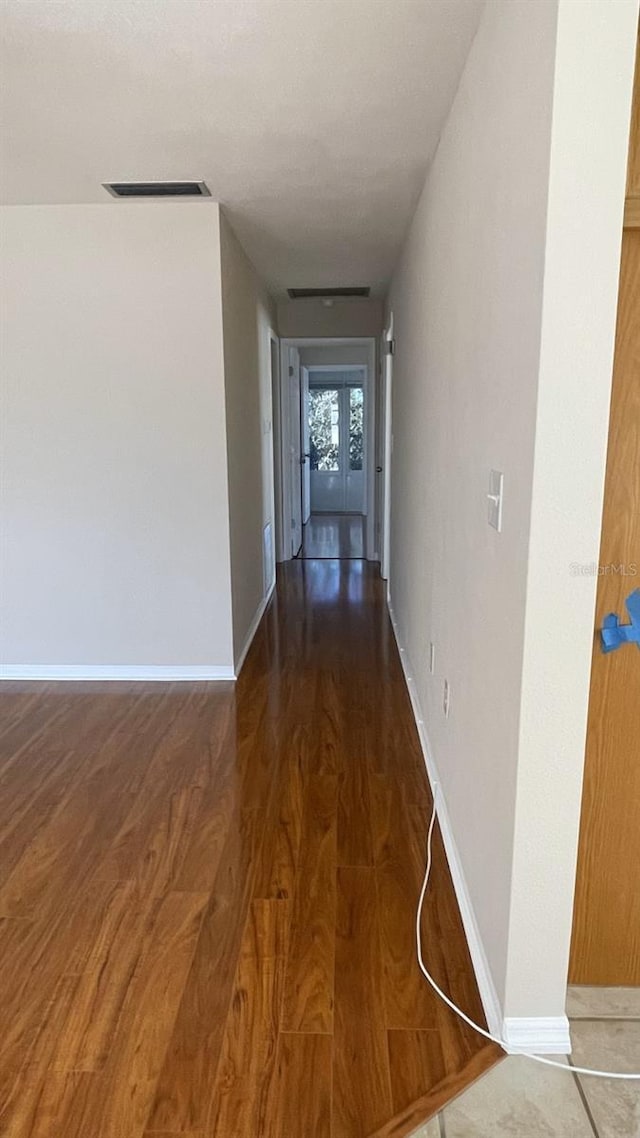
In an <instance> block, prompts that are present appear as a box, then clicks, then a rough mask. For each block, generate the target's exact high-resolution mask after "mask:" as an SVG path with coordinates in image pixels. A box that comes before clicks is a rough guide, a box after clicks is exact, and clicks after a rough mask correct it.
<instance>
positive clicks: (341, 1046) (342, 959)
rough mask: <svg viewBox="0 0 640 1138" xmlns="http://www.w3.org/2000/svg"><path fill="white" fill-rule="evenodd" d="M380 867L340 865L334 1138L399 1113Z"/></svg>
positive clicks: (350, 1137)
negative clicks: (386, 995)
mask: <svg viewBox="0 0 640 1138" xmlns="http://www.w3.org/2000/svg"><path fill="white" fill-rule="evenodd" d="M382 987H383V969H382V951H381V944H380V930H379V926H378V911H377V893H376V880H375V870H373V869H368V868H340V869H338V911H337V922H336V993H335V1031H334V1040H335V1049H334V1073H333V1129H332V1135H333V1138H364V1136H365V1135H367V1134H368V1133H369V1131H371V1130H373V1129H375V1127H376V1126H379V1125H380V1124H381V1123H383V1122H385V1121H386V1120H387V1119H388V1118H389V1117H390V1116H391V1114H392V1113H393V1110H392V1100H391V1082H390V1076H389V1058H388V1051H387V1032H386V1028H385V1008H384V1000H383V996H382Z"/></svg>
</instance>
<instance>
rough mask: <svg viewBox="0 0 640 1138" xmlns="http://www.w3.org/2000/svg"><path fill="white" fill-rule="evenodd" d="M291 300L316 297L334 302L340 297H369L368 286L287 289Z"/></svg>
mask: <svg viewBox="0 0 640 1138" xmlns="http://www.w3.org/2000/svg"><path fill="white" fill-rule="evenodd" d="M287 292H288V293H289V296H290V298H291V300H305V299H309V298H310V297H316V299H318V300H329V299H330V300H334V299H336V298H337V297H341V296H369V293H370V292H371V289H370V288H369V286H368V285H347V286H346V287H343V288H340V287H339V288H289V289H287Z"/></svg>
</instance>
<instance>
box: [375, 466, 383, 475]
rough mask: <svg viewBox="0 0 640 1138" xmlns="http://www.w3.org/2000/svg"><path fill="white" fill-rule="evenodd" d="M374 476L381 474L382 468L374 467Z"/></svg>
mask: <svg viewBox="0 0 640 1138" xmlns="http://www.w3.org/2000/svg"><path fill="white" fill-rule="evenodd" d="M376 474H382V467H381V466H376Z"/></svg>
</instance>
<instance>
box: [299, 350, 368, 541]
mask: <svg viewBox="0 0 640 1138" xmlns="http://www.w3.org/2000/svg"><path fill="white" fill-rule="evenodd" d="M302 374H303V379H302V416H303V427H302V430H303V446H304V451H303V455H304V458H305V461H304V463H303V465H302V479H303V488H302V497H303V536H302V548H301V551H300V556H301V557H305V558H317V557H320V558H325V557H330V558H335V557H338V558H352V557H355V558H361V557H364V545H365V534H364V519H365V511H366V484H365V471H366V454H365V451H366V445H367V440H366V432H365V401H366V395H365V387H366V368H365V367H363V366H361V365H358V364H352V365H344V366H342V367H332V366H331V365H324V366H318V367H308V368H307V367H303V369H302Z"/></svg>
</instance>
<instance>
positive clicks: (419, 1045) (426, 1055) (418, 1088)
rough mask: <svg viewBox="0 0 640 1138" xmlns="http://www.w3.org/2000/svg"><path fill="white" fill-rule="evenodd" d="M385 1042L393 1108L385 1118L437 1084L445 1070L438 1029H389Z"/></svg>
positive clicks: (446, 1071)
mask: <svg viewBox="0 0 640 1138" xmlns="http://www.w3.org/2000/svg"><path fill="white" fill-rule="evenodd" d="M388 1044H389V1070H390V1076H391V1091H392V1099H393V1110H391V1111H389V1113H388V1115H387V1119H386V1120H388V1119H389V1118H390V1117H391V1116H392V1115H394V1114H400V1113H401V1112H402V1111H403V1110H406V1109H407V1107H410V1106H412V1105H413V1104H414V1103H415V1102H417V1101H418V1100H419V1099H421V1098H422V1097H423V1095H424V1093H425V1088H430V1087H433V1086H437V1084H438V1083H441V1082H442V1081H443V1079H445V1078H446V1077H447V1074H448V1073H449V1071H448V1066H447V1063H446V1062H445V1057H444V1054H443V1041H442V1039H441V1037H440V1033H439V1032H438V1031H390V1032H389V1037H388ZM386 1120H385V1121H386ZM371 1129H372V1130H373V1129H374V1127H372V1128H371Z"/></svg>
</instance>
